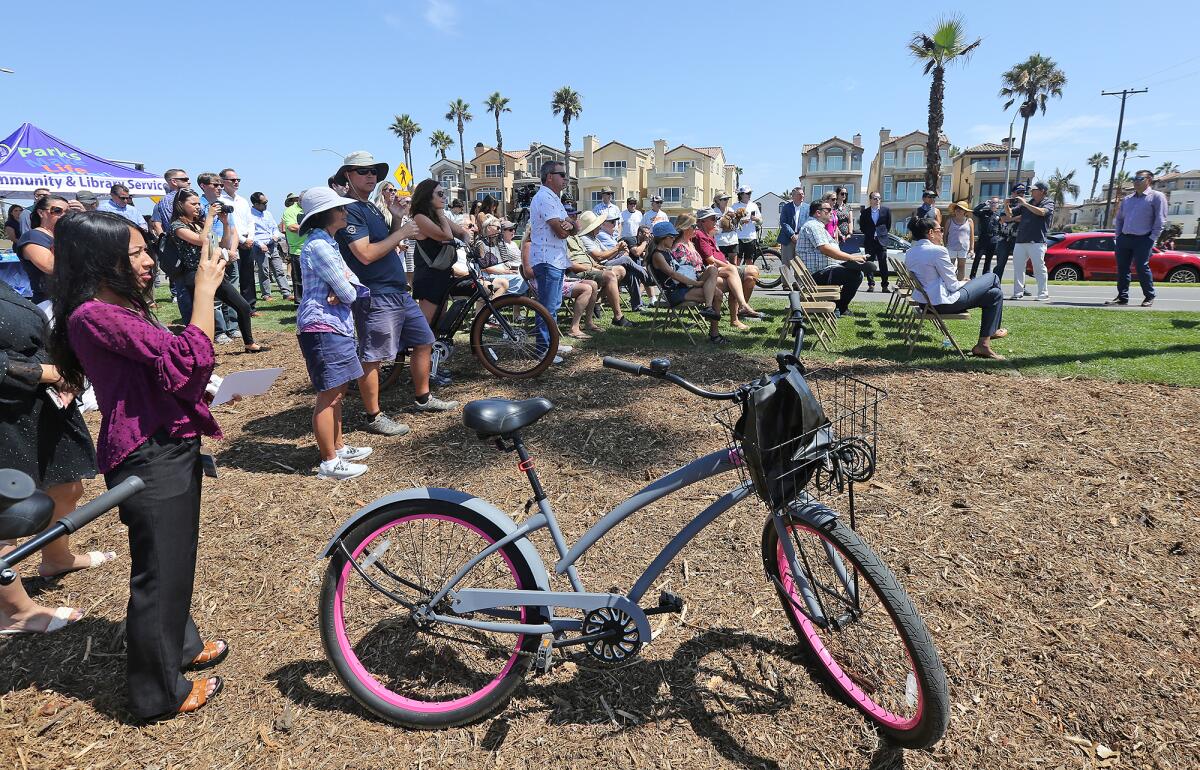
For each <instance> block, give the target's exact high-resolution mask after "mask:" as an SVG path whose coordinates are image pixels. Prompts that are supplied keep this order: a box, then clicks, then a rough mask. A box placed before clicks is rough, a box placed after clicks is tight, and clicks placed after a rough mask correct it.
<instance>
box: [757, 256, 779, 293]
mask: <svg viewBox="0 0 1200 770" xmlns="http://www.w3.org/2000/svg"><path fill="white" fill-rule="evenodd" d="M757 259H761V260H762V264H761V265H760V266H759V268H758V270H759V273H758V279H757V280H755V281H754V285H755V286H757V287H758V288H760V289H775V288H778V287H779V285H780V284H781V283H783V273H782V272H780V270H779V266H780V265H781V264H783V255H782V254H780V253H779V249H763V250H762V251H760V252H759V254H758V258H757ZM757 259H756V261H757ZM771 276H774V277H773V278H772V277H771Z"/></svg>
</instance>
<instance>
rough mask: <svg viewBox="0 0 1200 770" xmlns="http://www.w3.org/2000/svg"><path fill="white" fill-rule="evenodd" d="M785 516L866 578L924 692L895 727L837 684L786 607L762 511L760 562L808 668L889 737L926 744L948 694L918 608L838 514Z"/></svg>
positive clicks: (940, 724)
mask: <svg viewBox="0 0 1200 770" xmlns="http://www.w3.org/2000/svg"><path fill="white" fill-rule="evenodd" d="M787 519H788V521H787V524H788V526H789V528H790V526H791V524H792V523H793V522H796V523H802V524H804V525H805V526H806V527H808V528H809V529H810V530H811V531H813V532H816V533H818V534H819V535H821V536H824V537H827V538H828V539H829V540H830V542H832V543H833V544H834V545H835V547H837V549H838V550H839V551H840V552H841V555H842V556H843V557H844V558H846V559H847V560H848V561H850V562H851V563H852V564H853V566H854V568H855V569H857V570H858V572H859V573H860V574H861V575H862V576H863V577H864V578H866V580H867V581H868V582H869V583H870V584H871V588H872V589H874V592H875V594H876V596H877V597H878V598H879V600H880V602H881V603H882V604H883V605H884V607H885V608H886V609H887V613H888V615H889V616H890V617H891V619H892V626H893V629H894V630H895V631H896V632H897V635H898V636H899V637H900V639H901V641H902V643H903V645H904V647H905V649H906V651H907V652H908V654H909V658H910V660H911V661H913V667H914V669H915V673H916V676H917V680H918V684H919V686H920V688H921V692H922V694H923V695H924V697H925V704H924V707H923V713H922V715H921V718H920V720H919V721H918V722H917V724H916V725H914V726H913V727H912V728H911V729H907V730H903V731H901V730H897V729H895V728H893V727H891V726H889V725H887V724H886V723H884V722H881V721H879V720H877V719H875V718H874V717H873V716H872V715H871V714H870V712H869V711H867V710H866V709H865V708H864V707H863V706H861V705H860V704H859V703H858V702H856V701H854V700H853V699H852V698H850V697H849V695H847V694H846V693H845V692H844V690H843V689H842V688H841V686H840V684H839V683H838V682H836V681H835V680H834V677H833V676H832V674H831V673H830V672H829V670H828V669H827V668H826V666H825V665H824V663H822V662H821V660H820V659H819V657H818V655H817V654H816V651H815V650H814V649H813V647H812V646H811V644H810V642H809V640H808V638H807V636H806V635H805V633H804V632H803V630H802V628H801V627H800V624H799V622H798V621H797V619H796V616H795V613H794V612H793V611H792V603H791V599H790V597H788V595H787V594H786V593H785V592H784V591H783V590H782V588H781V575H780V572H779V568H778V561H777V560H776V558H775V554H776V551H775V549H776V546H777V544H778V542H779V538H778V533H777V532H776V530H775V524H774V522H773V521H772V517H771V516H768V517H767V521H766V524H765V526H764V527H763V536H762V558H763V566H764V568H765V569H766V572H767V576H768V578H770V579H771V581H772V583H774V585H775V593H776V595H777V596H778V597H779V601H780V603H781V604H782V605H783V610H784V614H785V615H787V618H788V622H789V623H790V624H791V626H792V630H793V631H794V632H795V633H796V637H797V639H798V640H799V645H800V648H801V649H802V650H803V651H804V653H805V655H806V657H807V658H808V659H809V661H810V662H811V663H812V664H813V668H814V669H815V670H817V671H819V672H820V673H821V676H822V678H823V679H824V680H825V681H826V682H827V683H828V685H829V688H830V692H834V693H837V694H838V696H839V699H840V700H842V701H843V702H845V703H847V704H848V705H850V706H852V707H854V708H855V709H856V710H857V711H859V712H860V713H861V714H863V715H864V716H866V717H867V718H868V719H869V720H871V722H872V724H874V725H876V727H877V728H878V729H879V730H880V732H881V733H883V734H884V735H885V736H886V737H887V738H888V739H889V740H891V741H892V742H893V743H895V744H897V745H899V746H903V747H904V748H909V749H928V748H930V747H932V746H933V745H934V744H936V743H937V742H938V741H939V740H940V739H941V737H942V735H943V734H944V733H945V731H946V726H947V724H948V723H949V721H950V694H949V688H948V685H947V683H946V671H945V669H944V668H943V666H942V663H941V660H940V658H939V656H938V653H937V648H936V647H935V646H934V644H933V639H932V637H931V636H930V633H929V629H928V628H927V627H926V625H925V621H924V620H922V619H921V616H920V614H918V612H917V610H916V608H915V607H914V606H913V603H912V600H911V599H910V598H909V596H908V594H907V593H906V592H905V591H904V589H903V588H902V587H901V586H900V583H899V581H897V580H896V576H895V575H894V574H893V573H892V571H891V570H890V569H888V567H887V565H885V564H884V563H883V560H882V559H880V558H879V557H878V556H877V555H876V554H875V552H874V551H873V550H872V549H871V547H870V546H868V545H867V544H866V542H865V541H863V539H862V538H861V537H860V536H859V535H858V533H857V532H855V531H854V530H852V529H850V528H849V527H848V526H846V525H845V524H843V523H842V522H841V521H840V520H837V519H834V520H832V521H831V522H830V523H827V524H822V525H818V524H816V523H815V522H813V521H809V520H805V519H803V518H799V517H794V516H788V517H787Z"/></svg>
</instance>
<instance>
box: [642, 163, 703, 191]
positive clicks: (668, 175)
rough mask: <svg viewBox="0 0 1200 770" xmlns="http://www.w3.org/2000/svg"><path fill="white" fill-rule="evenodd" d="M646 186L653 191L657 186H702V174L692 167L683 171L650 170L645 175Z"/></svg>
mask: <svg viewBox="0 0 1200 770" xmlns="http://www.w3.org/2000/svg"><path fill="white" fill-rule="evenodd" d="M646 176H647V179H646V187H647V188H649V189H650V190H651V194H653V191H654V190H656V189H657V188H659V187H683V188H688V187H691V188H697V189H698V188H700V187H703V186H704V175H703V174H702V173H700V171H699V170H697V169H694V168H689V169H684V170H683V171H651V172H650V173H649V174H647V175H646Z"/></svg>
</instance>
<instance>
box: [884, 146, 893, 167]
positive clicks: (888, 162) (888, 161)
mask: <svg viewBox="0 0 1200 770" xmlns="http://www.w3.org/2000/svg"><path fill="white" fill-rule="evenodd" d="M895 165H896V151H895V150H888V151H887V152H885V153H884V154H883V167H884V168H892V167H893V166H895Z"/></svg>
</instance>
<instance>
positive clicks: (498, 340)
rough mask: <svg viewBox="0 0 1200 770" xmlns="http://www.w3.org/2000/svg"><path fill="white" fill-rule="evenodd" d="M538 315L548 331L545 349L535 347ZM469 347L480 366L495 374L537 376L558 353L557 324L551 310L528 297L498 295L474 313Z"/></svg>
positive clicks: (513, 376)
mask: <svg viewBox="0 0 1200 770" xmlns="http://www.w3.org/2000/svg"><path fill="white" fill-rule="evenodd" d="M493 310H494V311H495V313H494V314H493ZM538 318H541V319H542V321H543V322H544V323H545V324H546V328H547V329H549V331H550V347H548V348H546V349H545V350H538V337H537V326H536V322H537V319H538ZM471 350H472V351H473V352H474V353H475V357H476V358H478V359H479V363H481V364H483V368H484V369H487V370H488V371H489V372H491V373H492V374H494V375H496V376H497V377H507V378H510V379H524V378H526V377H536V376H537V375H539V374H541V373H542V372H544V371H546V369H547V368H548V367H549V366H550V362H551V361H553V360H554V356H555V354H556V353H557V352H558V323H557V322H555V320H554V318H553V317H552V316H551V315H550V311H548V310H546V308H545V307H543V306H542V305H541V303H539V302H536V301H534V300H532V299H530V298H529V297H520V296H516V295H508V296H504V297H500V298H499V299H496V300H493V301H492V306H491V307H490V308H488V307H486V306H485V307H484V308H483V310H481V311H480V312H479V315H477V316H475V321H474V323H472V324H471Z"/></svg>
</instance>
